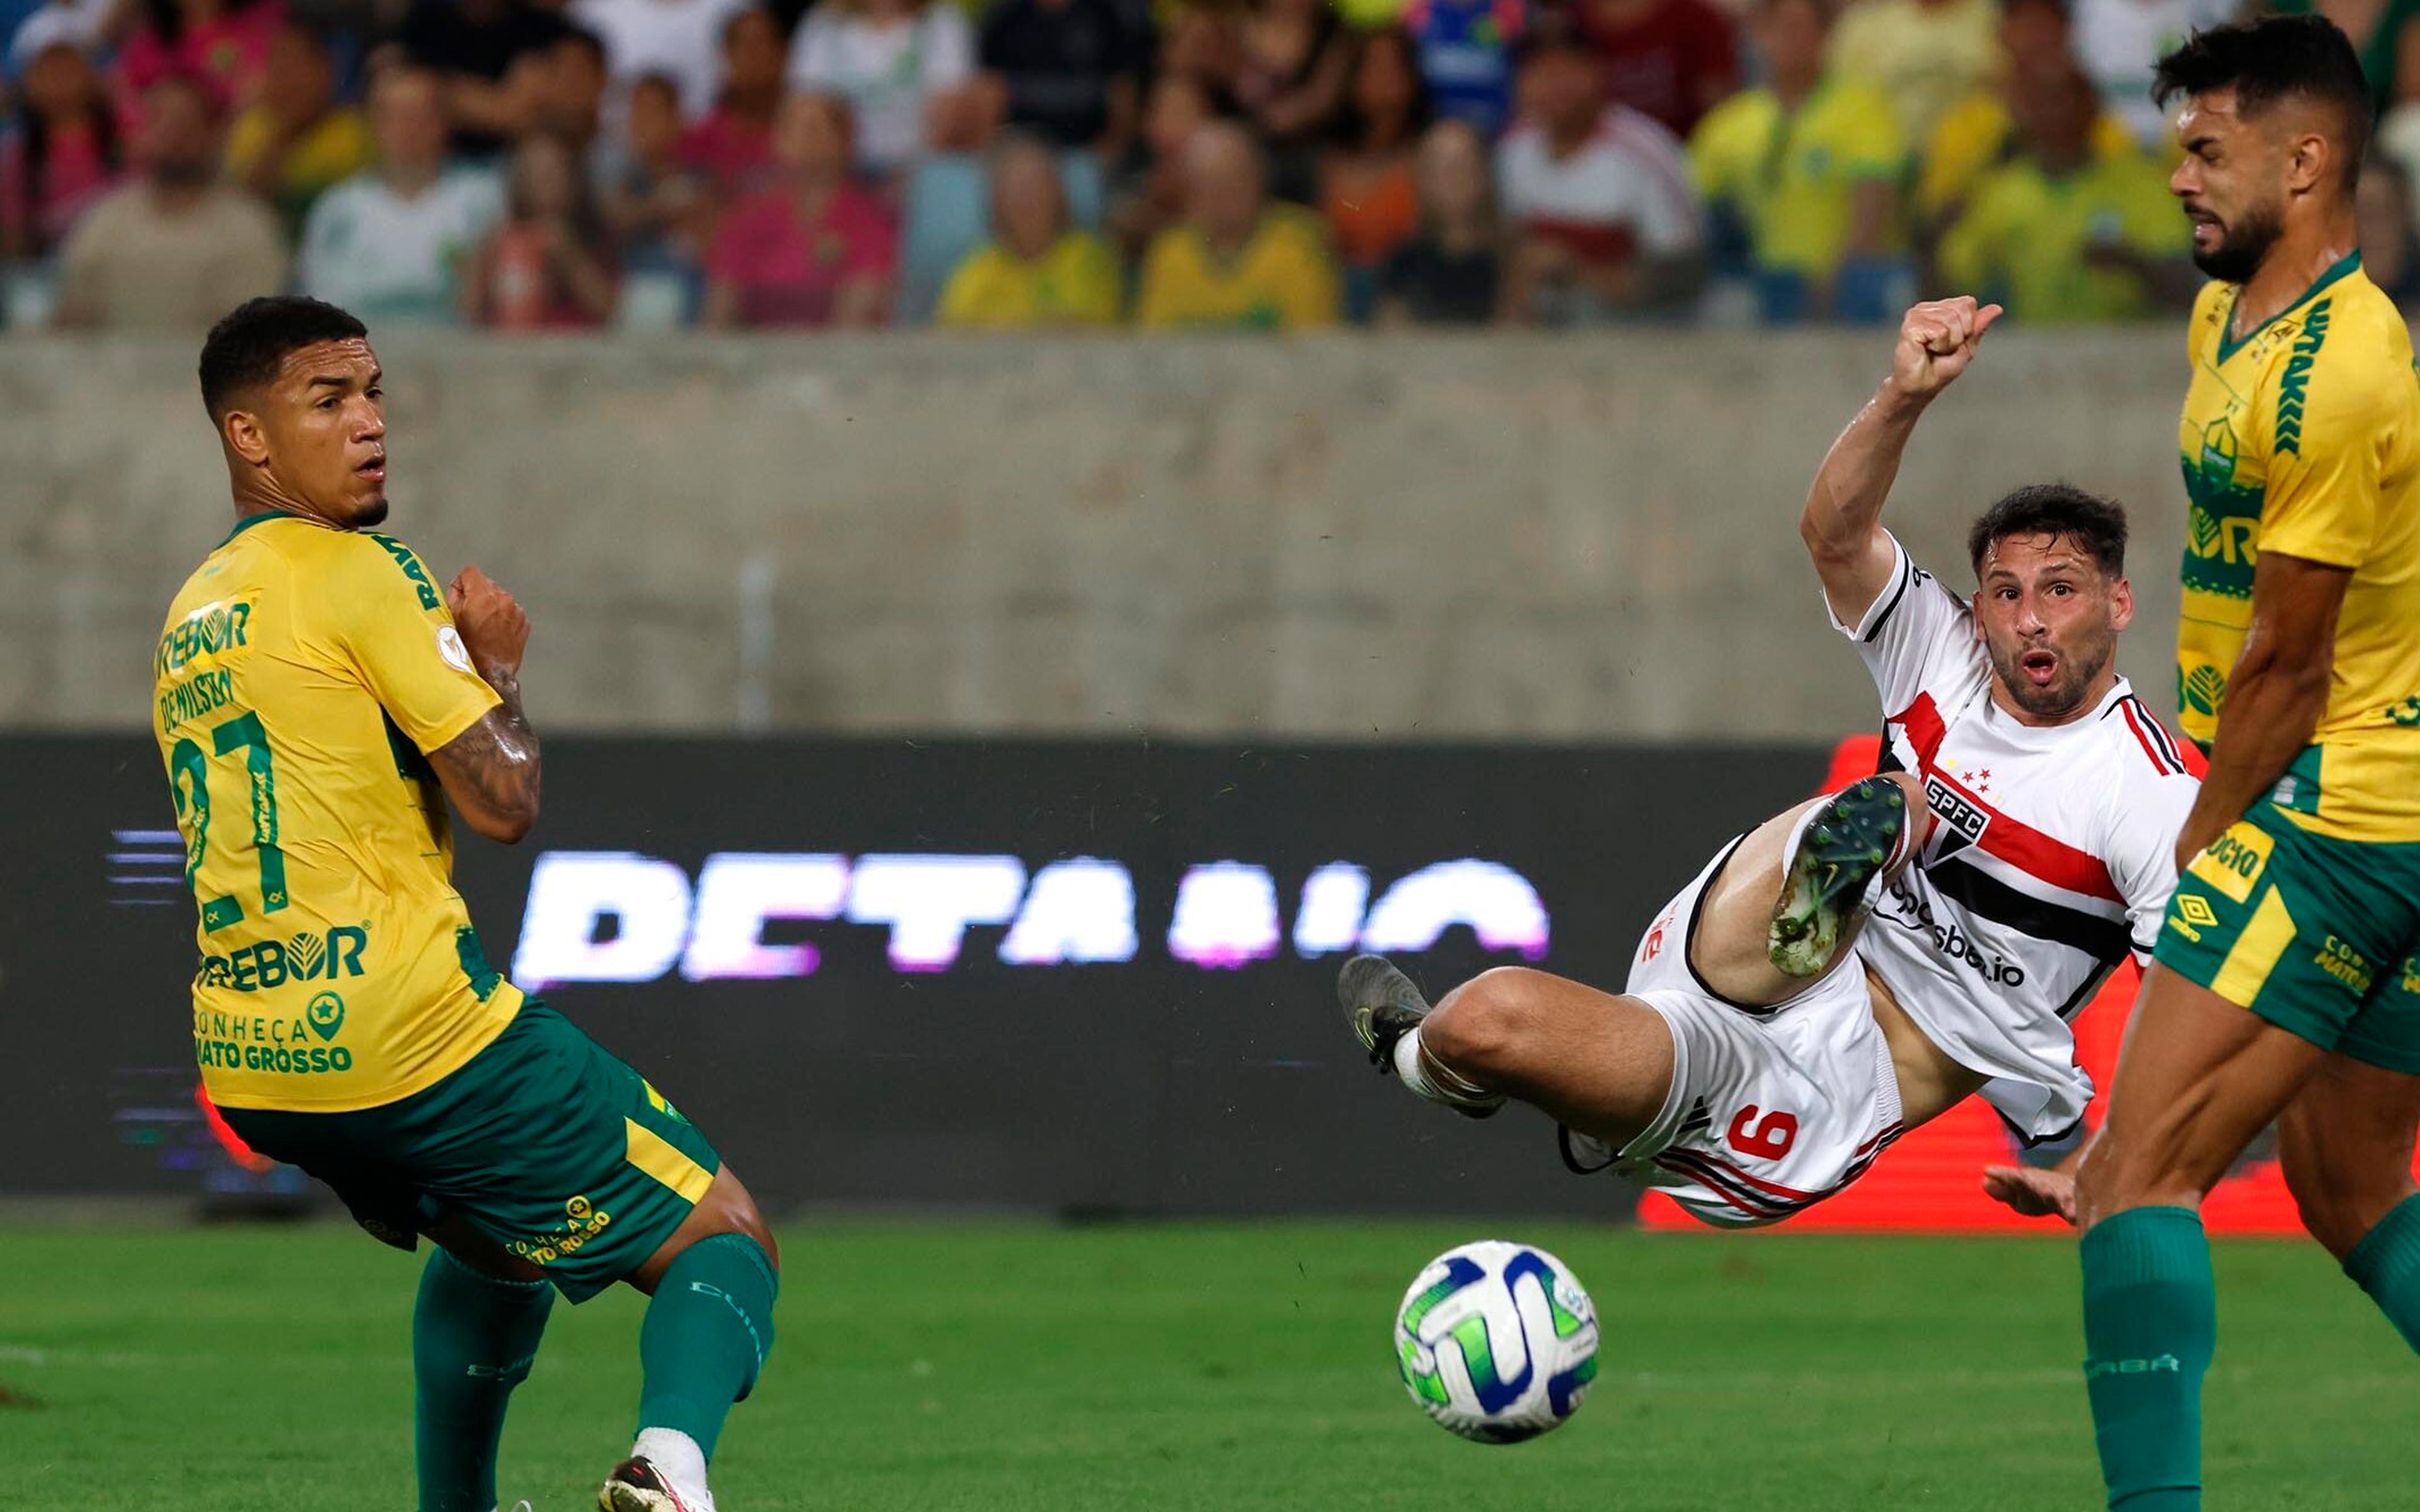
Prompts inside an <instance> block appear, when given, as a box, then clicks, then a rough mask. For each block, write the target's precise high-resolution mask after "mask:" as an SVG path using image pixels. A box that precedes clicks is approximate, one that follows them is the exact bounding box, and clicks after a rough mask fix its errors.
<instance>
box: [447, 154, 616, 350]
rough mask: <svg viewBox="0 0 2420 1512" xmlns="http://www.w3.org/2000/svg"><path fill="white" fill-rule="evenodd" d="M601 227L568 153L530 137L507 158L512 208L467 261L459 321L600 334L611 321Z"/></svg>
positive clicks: (608, 265)
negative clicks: (588, 328) (596, 330)
mask: <svg viewBox="0 0 2420 1512" xmlns="http://www.w3.org/2000/svg"><path fill="white" fill-rule="evenodd" d="M606 249H607V241H606V236H605V227H604V223H603V222H602V220H601V219H600V218H599V217H598V215H597V203H596V199H595V197H594V196H593V195H591V194H590V193H589V190H588V179H587V176H586V175H585V174H583V173H582V171H581V166H580V162H579V160H578V159H576V158H574V157H573V156H572V152H571V149H570V147H566V145H565V144H564V143H562V142H561V141H559V140H557V139H556V138H554V137H551V136H544V135H537V136H531V137H529V138H527V139H525V140H524V141H523V142H522V143H521V145H520V150H519V151H517V152H515V153H514V154H513V177H512V185H511V199H510V208H509V209H508V210H507V211H506V213H505V217H504V224H502V225H500V226H498V227H496V229H495V230H493V231H492V232H489V235H488V239H487V240H485V241H483V242H481V243H480V244H479V246H478V249H477V250H476V251H474V252H473V253H472V255H471V265H470V267H469V268H467V269H466V270H464V271H463V276H462V316H463V318H465V319H466V320H468V321H470V322H471V323H472V324H473V325H481V326H491V327H493V328H495V329H497V330H499V331H543V330H550V329H552V330H563V329H577V328H579V327H582V326H599V325H603V324H604V323H605V320H606V317H607V316H611V315H612V314H613V262H612V258H611V255H610V254H609V253H608V252H607V250H606Z"/></svg>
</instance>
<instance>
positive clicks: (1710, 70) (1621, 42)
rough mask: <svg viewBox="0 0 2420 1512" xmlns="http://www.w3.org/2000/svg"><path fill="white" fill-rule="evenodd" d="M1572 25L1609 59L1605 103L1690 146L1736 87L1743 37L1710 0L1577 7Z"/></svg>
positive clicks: (1581, 3)
mask: <svg viewBox="0 0 2420 1512" xmlns="http://www.w3.org/2000/svg"><path fill="white" fill-rule="evenodd" d="M1573 19H1574V20H1575V21H1576V22H1577V23H1578V24H1579V28H1580V34H1581V35H1582V36H1584V37H1586V38H1587V39H1588V41H1589V45H1590V46H1591V47H1593V48H1595V49H1596V54H1597V56H1598V57H1600V58H1602V59H1604V60H1605V89H1606V98H1607V99H1608V100H1612V101H1613V102H1614V103H1615V104H1617V105H1628V106H1629V107H1630V108H1631V109H1633V110H1636V111H1640V112H1643V113H1645V114H1647V115H1649V116H1654V117H1655V119H1656V120H1657V121H1659V122H1661V123H1662V124H1663V126H1664V128H1665V130H1667V131H1670V132H1671V133H1672V134H1673V135H1674V136H1677V137H1682V138H1683V139H1685V138H1686V137H1687V136H1688V134H1689V132H1690V131H1691V129H1692V128H1694V127H1696V125H1697V124H1698V121H1699V118H1700V117H1701V116H1704V115H1705V114H1706V112H1708V111H1710V110H1712V109H1714V106H1715V105H1716V104H1718V103H1720V102H1721V101H1722V100H1724V99H1725V98H1727V97H1728V96H1730V94H1731V93H1732V92H1733V91H1734V90H1736V89H1738V88H1739V82H1740V81H1739V38H1738V34H1737V33H1736V32H1735V31H1734V30H1733V28H1732V25H1731V19H1730V16H1728V15H1726V14H1725V13H1724V12H1723V9H1722V8H1721V7H1720V6H1717V5H1715V4H1714V3H1713V0H1578V4H1577V5H1576V6H1575V8H1574V12H1573Z"/></svg>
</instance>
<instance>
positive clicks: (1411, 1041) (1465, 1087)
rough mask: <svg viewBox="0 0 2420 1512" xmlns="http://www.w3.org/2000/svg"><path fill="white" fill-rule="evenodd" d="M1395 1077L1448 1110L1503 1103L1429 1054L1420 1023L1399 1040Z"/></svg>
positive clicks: (1396, 1045) (1495, 1095)
mask: <svg viewBox="0 0 2420 1512" xmlns="http://www.w3.org/2000/svg"><path fill="white" fill-rule="evenodd" d="M1395 1076H1396V1079H1397V1080H1399V1081H1401V1082H1402V1083H1403V1084H1404V1086H1405V1087H1408V1088H1411V1089H1412V1091H1413V1093H1414V1094H1415V1095H1417V1096H1419V1097H1424V1098H1427V1099H1428V1100H1429V1101H1430V1102H1432V1103H1444V1104H1445V1105H1446V1106H1448V1107H1459V1108H1470V1107H1485V1106H1486V1105H1487V1104H1488V1103H1498V1102H1502V1101H1503V1099H1502V1098H1500V1097H1498V1096H1497V1094H1495V1093H1493V1092H1490V1091H1488V1090H1486V1089H1485V1088H1481V1087H1479V1086H1476V1085H1474V1084H1473V1083H1472V1082H1471V1081H1470V1079H1469V1078H1468V1077H1466V1076H1461V1075H1457V1074H1456V1073H1455V1072H1454V1070H1453V1068H1452V1067H1450V1066H1447V1065H1445V1064H1443V1063H1442V1062H1440V1061H1439V1060H1438V1059H1437V1058H1436V1057H1435V1056H1432V1055H1430V1054H1428V1053H1427V1051H1426V1050H1425V1049H1424V1048H1423V1047H1422V1046H1421V1044H1420V1026H1419V1025H1417V1024H1415V1025H1413V1026H1411V1028H1409V1029H1408V1030H1406V1031H1404V1036H1403V1038H1401V1039H1399V1040H1397V1041H1395Z"/></svg>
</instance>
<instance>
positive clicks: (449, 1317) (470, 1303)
mask: <svg viewBox="0 0 2420 1512" xmlns="http://www.w3.org/2000/svg"><path fill="white" fill-rule="evenodd" d="M553 1305H554V1288H552V1287H550V1286H548V1285H547V1284H546V1283H545V1282H543V1281H499V1280H497V1279H496V1278H495V1277H493V1276H490V1275H486V1274H483V1273H480V1272H477V1271H474V1270H473V1269H471V1268H470V1267H469V1266H467V1265H465V1264H463V1263H462V1262H461V1261H460V1260H458V1259H456V1258H455V1257H453V1256H451V1255H448V1254H446V1253H445V1252H444V1251H443V1250H442V1249H441V1250H437V1251H435V1252H434V1253H433V1254H431V1255H430V1256H429V1257H428V1263H427V1265H426V1266H425V1267H423V1268H422V1270H421V1273H420V1302H419V1304H418V1305H417V1306H416V1307H414V1308H413V1309H412V1314H411V1373H412V1377H413V1381H414V1383H415V1387H416V1390H415V1391H414V1393H413V1396H412V1427H413V1430H414V1432H413V1436H414V1439H415V1440H416V1442H417V1443H418V1449H419V1461H420V1512H493V1508H494V1507H495V1504H496V1444H497V1442H498V1441H499V1440H501V1439H502V1438H503V1437H504V1404H505V1403H506V1402H507V1401H508V1400H509V1399H510V1398H511V1396H512V1394H513V1388H514V1387H515V1386H518V1385H520V1383H521V1382H522V1381H526V1380H528V1379H529V1373H530V1362H531V1361H533V1360H535V1359H536V1358H537V1341H538V1336H539V1335H542V1334H544V1333H545V1332H546V1315H547V1312H548V1310H549V1309H550V1308H551V1307H552V1306H553Z"/></svg>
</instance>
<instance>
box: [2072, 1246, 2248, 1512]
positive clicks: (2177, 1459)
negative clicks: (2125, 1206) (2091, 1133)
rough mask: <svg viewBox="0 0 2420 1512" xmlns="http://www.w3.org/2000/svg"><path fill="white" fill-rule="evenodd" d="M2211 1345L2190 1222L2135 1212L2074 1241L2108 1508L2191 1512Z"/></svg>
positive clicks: (2212, 1290) (2203, 1274)
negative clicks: (2080, 1249) (2080, 1252)
mask: <svg viewBox="0 0 2420 1512" xmlns="http://www.w3.org/2000/svg"><path fill="white" fill-rule="evenodd" d="M2217 1343H2218V1288H2217V1287H2216V1286H2215V1284H2213V1283H2212V1282H2211V1274H2210V1240H2209V1238H2208V1237H2207V1236H2206V1235H2204V1234H2203V1232H2202V1227H2201V1215H2200V1214H2199V1213H2196V1212H2195V1211H2193V1210H2192V1209H2190V1208H2136V1209H2134V1210H2133V1211H2129V1212H2121V1213H2119V1214H2118V1216H2116V1217H2115V1218H2111V1219H2109V1220H2108V1221H2106V1222H2104V1223H2102V1224H2101V1225H2099V1226H2098V1227H2095V1228H2094V1229H2093V1230H2092V1231H2091V1232H2090V1233H2088V1234H2086V1235H2085V1236H2084V1345H2085V1350H2086V1354H2085V1361H2084V1384H2085V1389H2086V1392H2087V1393H2088V1394H2089V1395H2090V1396H2091V1398H2092V1424H2093V1428H2094V1432H2095V1436H2096V1437H2097V1438H2098V1439H2099V1441H2100V1444H2101V1478H2102V1480H2103V1481H2104V1482H2106V1483H2107V1485H2108V1488H2109V1504H2110V1505H2111V1506H2112V1507H2120V1508H2123V1509H2124V1512H2190V1509H2198V1508H2199V1507H2200V1505H2201V1378H2202V1373H2203V1372H2204V1371H2206V1370H2208V1369H2209V1368H2210V1357H2211V1350H2213V1349H2214V1348H2215V1347H2216V1346H2217Z"/></svg>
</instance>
